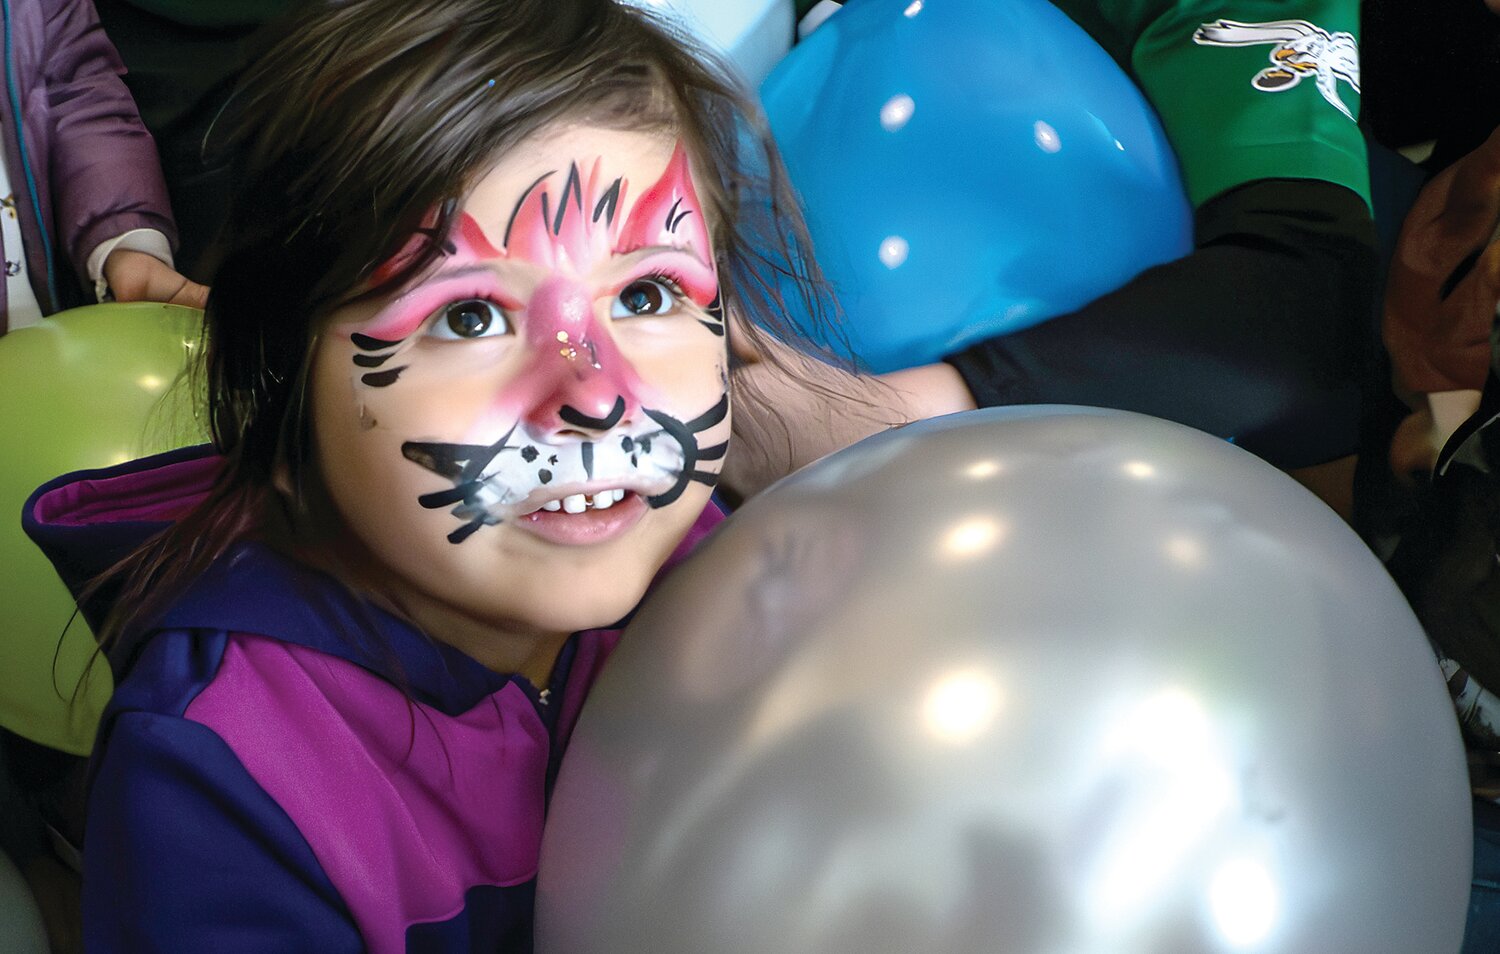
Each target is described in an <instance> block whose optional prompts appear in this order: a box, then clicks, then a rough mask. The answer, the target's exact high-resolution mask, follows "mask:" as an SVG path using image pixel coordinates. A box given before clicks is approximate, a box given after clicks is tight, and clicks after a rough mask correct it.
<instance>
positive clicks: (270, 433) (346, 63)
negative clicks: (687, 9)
mask: <svg viewBox="0 0 1500 954" xmlns="http://www.w3.org/2000/svg"><path fill="white" fill-rule="evenodd" d="M558 121H569V122H588V123H594V124H597V125H601V126H606V127H611V128H630V129H645V130H652V131H655V130H671V131H674V132H675V133H676V134H677V136H678V137H679V138H680V139H681V140H682V142H683V143H684V145H685V147H686V148H687V150H688V152H689V154H690V155H691V156H692V158H693V159H694V162H695V167H696V170H697V172H698V177H699V180H700V181H699V183H698V185H699V192H700V197H701V199H702V201H703V202H704V204H705V205H706V206H707V209H706V211H707V212H708V214H709V218H710V220H711V222H712V224H713V227H714V233H715V234H714V240H715V247H716V250H717V255H718V259H719V275H720V296H721V302H722V304H723V306H724V307H725V309H726V311H728V312H729V313H730V314H733V315H736V316H737V317H738V318H739V319H741V320H739V321H737V322H730V325H731V334H737V333H748V334H750V335H751V336H752V337H753V336H757V335H761V334H764V332H762V331H760V330H758V329H757V328H756V327H755V326H757V325H759V326H761V327H764V328H768V329H770V330H771V332H772V333H773V334H775V335H776V336H777V337H781V338H786V339H790V338H791V337H793V336H794V334H795V333H794V332H793V331H792V330H791V324H790V322H789V321H788V320H787V317H786V316H787V314H788V312H789V311H795V312H796V313H798V314H800V315H801V323H802V324H803V325H804V326H812V327H818V326H820V325H824V324H826V323H827V317H828V315H829V313H830V310H829V307H828V304H827V302H828V299H827V297H826V295H825V294H824V292H823V291H822V284H821V280H820V278H819V276H818V274H817V270H816V265H815V264H814V262H813V257H812V254H811V248H810V242H809V239H808V237H807V231H806V227H805V226H804V224H803V222H802V220H801V217H800V214H799V213H798V211H797V205H796V201H795V198H794V196H793V195H792V193H791V191H790V188H789V186H788V183H787V180H786V176H785V173H784V170H783V169H782V167H781V164H780V160H779V159H778V157H777V155H776V153H775V150H774V147H773V146H772V144H771V140H770V136H769V132H768V130H767V128H766V126H765V123H764V120H763V119H762V118H761V117H760V115H759V113H758V111H757V109H756V108H755V107H754V105H753V103H752V102H751V101H750V99H749V98H748V97H747V95H746V94H745V92H744V91H743V89H742V88H741V86H740V84H739V83H738V81H737V80H735V79H733V78H732V73H731V72H730V71H729V70H728V68H726V67H725V66H724V65H723V64H722V63H721V61H719V60H718V59H717V58H715V57H713V56H712V55H710V54H708V53H706V52H705V51H703V50H702V49H698V48H696V47H694V46H693V44H692V43H691V42H690V41H688V40H687V39H686V38H685V37H683V36H681V35H679V34H677V33H675V32H674V31H673V30H672V29H671V28H670V27H668V26H666V25H664V24H663V23H661V22H659V21H657V20H655V19H654V18H653V17H652V16H650V15H649V14H647V13H644V12H642V11H640V10H637V9H635V8H633V7H629V6H625V5H623V4H621V3H618V2H615V0H506V2H503V3H501V2H496V0H424V2H421V3H412V2H411V0H319V2H312V3H307V4H304V5H302V6H301V7H299V8H298V9H297V10H296V11H295V12H294V14H293V15H292V16H290V17H289V18H288V19H286V20H285V21H283V22H282V23H281V24H280V25H279V29H277V30H276V31H275V32H274V40H273V42H271V43H270V44H269V46H268V47H267V48H266V52H265V53H264V54H263V55H262V56H261V57H260V58H259V59H258V60H257V61H256V62H255V63H254V64H253V65H252V66H251V67H250V68H249V69H248V70H247V71H246V72H245V74H244V75H243V77H242V78H241V81H240V85H239V89H238V91H237V92H236V94H235V97H234V100H233V101H232V103H231V110H230V117H229V118H228V120H227V121H226V122H225V123H224V125H225V128H226V130H227V131H226V132H225V134H224V136H223V138H222V140H220V142H219V143H218V144H217V146H218V148H221V149H222V150H223V151H224V155H225V156H226V157H227V164H228V166H229V169H230V171H231V174H232V175H231V181H233V182H234V183H235V189H236V193H235V195H234V196H233V197H232V199H231V203H230V207H229V212H228V215H227V217H226V220H225V222H224V223H223V227H222V231H221V238H220V240H219V242H218V244H217V246H216V248H215V249H214V251H213V254H212V255H211V262H212V269H211V271H212V279H211V284H212V291H211V293H210V296H209V301H208V308H207V311H206V315H205V329H204V335H205V339H206V340H205V348H204V362H205V373H206V376H207V384H208V401H209V420H210V423H211V427H212V433H213V439H214V442H215V445H216V446H217V448H218V450H219V451H220V452H221V453H222V454H223V455H224V457H225V467H224V469H223V471H222V473H221V476H220V477H219V479H218V482H217V484H216V485H215V488H214V490H213V492H212V493H211V494H210V495H209V497H208V499H207V500H206V501H205V502H204V503H203V504H202V505H201V506H199V507H198V508H196V509H195V510H194V511H193V512H192V513H190V514H189V515H187V516H186V517H184V518H183V519H182V520H180V521H178V522H177V523H176V524H174V526H173V527H171V528H170V529H168V530H166V531H165V532H163V533H162V534H160V535H158V536H157V537H156V538H155V539H153V540H152V541H151V542H150V543H149V544H148V545H147V546H146V547H144V548H143V549H142V550H140V551H138V552H137V553H136V554H135V555H133V556H132V557H131V558H129V559H128V560H126V561H125V562H124V563H122V564H121V566H120V567H118V568H117V571H118V572H121V573H124V574H125V577H126V582H125V585H124V591H123V593H122V595H121V598H120V599H119V601H118V602H117V603H116V613H115V615H114V616H113V617H112V619H111V621H110V622H109V624H107V625H106V626H105V628H104V630H103V632H102V633H101V637H102V638H103V639H105V640H106V641H111V640H116V639H118V638H119V637H120V635H121V634H122V632H124V631H125V630H127V629H128V628H130V627H131V626H132V625H133V624H134V623H136V622H146V621H149V618H150V617H151V616H153V615H155V613H156V612H157V611H158V610H159V609H161V608H162V607H163V605H164V604H165V603H166V602H167V601H169V600H170V599H171V598H172V597H173V595H174V594H176V593H177V592H179V591H180V589H181V587H182V586H183V585H185V584H186V583H187V582H189V581H190V580H191V579H192V578H194V577H195V576H197V575H198V574H199V573H201V572H202V571H203V570H204V569H205V568H206V567H207V566H208V564H209V563H211V562H212V561H213V560H214V559H216V558H217V557H219V556H220V555H221V554H222V553H223V552H224V551H225V550H226V549H227V548H228V547H229V546H230V545H231V544H232V543H233V542H234V541H235V540H237V539H239V538H242V537H244V536H246V535H247V534H251V533H254V532H256V530H257V528H258V527H260V526H262V525H263V523H264V522H265V521H266V520H267V519H268V517H269V518H272V519H277V517H276V514H277V513H278V511H280V513H281V515H282V516H284V517H286V518H287V519H290V520H293V521H295V520H296V518H297V515H296V512H295V511H296V508H297V505H298V502H299V501H301V500H303V499H304V497H303V496H302V492H303V479H304V476H305V472H306V470H307V464H308V450H309V442H308V415H307V413H306V408H305V407H304V396H305V393H306V375H307V370H308V365H309V363H310V361H309V359H310V354H311V351H312V345H313V343H314V341H315V340H316V336H317V334H318V331H319V327H320V322H321V319H322V318H323V317H324V316H326V315H327V314H328V313H329V312H331V311H332V310H333V309H334V308H336V307H338V306H339V305H341V304H344V303H346V302H347V301H349V300H351V299H352V298H354V297H358V295H357V294H356V290H358V289H361V288H363V286H365V285H366V284H367V283H368V282H370V281H371V279H372V275H373V274H374V273H375V270H376V267H377V265H378V264H379V263H381V262H384V261H387V260H389V259H390V258H391V257H392V256H393V255H395V254H396V253H397V251H398V250H400V249H402V247H403V246H404V245H405V244H406V243H407V242H408V241H409V240H410V238H411V237H412V236H413V235H414V234H418V232H419V230H427V231H426V232H425V233H424V234H429V235H430V236H431V237H432V241H431V242H430V243H429V244H428V245H427V246H426V248H425V249H424V250H423V251H422V252H421V253H420V254H418V255H416V256H414V257H412V258H411V259H409V260H404V265H403V267H402V268H401V269H399V271H398V272H397V273H396V274H394V275H392V276H390V277H389V278H388V279H386V280H385V281H384V282H382V283H381V284H380V285H378V286H377V287H374V288H368V289H365V290H364V291H363V294H381V293H385V292H387V291H389V290H391V289H393V288H396V287H399V286H401V285H402V284H404V283H405V282H407V281H409V280H410V279H411V278H412V277H413V276H415V275H416V274H417V273H419V272H420V271H421V270H422V269H424V268H426V267H427V266H428V265H430V264H431V263H432V261H433V259H434V257H435V255H436V254H437V252H438V249H439V248H440V247H441V243H442V240H443V239H444V238H445V237H446V235H447V233H448V231H449V230H450V229H451V227H452V226H453V217H454V213H455V210H456V208H457V207H458V205H459V203H460V202H461V201H462V199H463V197H464V195H465V194H466V191H467V189H468V188H469V187H470V186H471V185H472V183H473V181H474V180H475V179H476V177H477V176H478V175H480V174H482V173H483V172H484V171H486V170H487V169H488V168H489V166H490V164H491V163H492V162H493V160H494V157H496V156H498V155H501V154H503V153H504V152H505V151H506V150H508V149H511V148H513V147H515V146H516V145H517V144H518V143H520V142H521V141H522V140H524V139H525V138H527V137H528V136H530V135H532V134H534V133H536V132H538V131H539V130H541V129H542V128H543V127H545V126H547V125H549V124H551V123H554V122H558ZM434 214H435V217H436V218H435V221H434ZM783 288H788V289H795V292H794V293H793V295H792V299H793V300H791V301H788V300H786V298H785V297H784V295H783V292H782V289H783ZM278 472H281V473H284V474H286V475H288V476H289V477H290V479H291V483H292V487H293V494H292V502H291V505H290V509H287V508H286V506H285V503H286V502H285V501H282V500H281V498H280V495H278V494H277V493H276V492H275V491H274V489H273V487H272V479H273V474H276V473H278Z"/></svg>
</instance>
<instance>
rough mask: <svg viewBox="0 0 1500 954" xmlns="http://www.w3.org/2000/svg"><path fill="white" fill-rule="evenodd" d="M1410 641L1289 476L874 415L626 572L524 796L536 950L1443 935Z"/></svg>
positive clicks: (1171, 429)
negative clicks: (695, 547)
mask: <svg viewBox="0 0 1500 954" xmlns="http://www.w3.org/2000/svg"><path fill="white" fill-rule="evenodd" d="M1471 839H1472V832H1471V822H1470V801H1469V793H1468V785H1467V776H1466V772H1465V760H1464V754H1463V749H1462V745H1461V743H1460V740H1459V735H1458V730H1457V726H1456V720H1455V718H1454V714H1453V709H1452V705H1451V702H1450V700H1449V698H1448V695H1447V692H1446V689H1445V686H1444V683H1443V679H1442V677H1441V675H1440V673H1439V670H1438V666H1437V663H1436V661H1435V659H1434V657H1433V654H1432V652H1431V651H1430V649H1429V647H1428V644H1427V642H1426V639H1425V638H1424V635H1423V633H1422V631H1421V629H1420V628H1419V626H1418V624H1417V622H1416V620H1415V618H1414V617H1413V615H1412V613H1411V611H1410V609H1409V608H1408V607H1407V605H1406V603H1405V601H1404V600H1403V599H1402V597H1401V595H1400V593H1399V592H1398V591H1397V589H1396V587H1395V586H1394V585H1393V584H1392V582H1391V581H1390V578H1389V577H1388V576H1387V575H1386V573H1385V571H1384V568H1383V567H1382V566H1381V565H1380V563H1379V562H1378V561H1377V560H1376V559H1375V557H1374V556H1373V555H1372V554H1371V553H1370V552H1369V551H1368V550H1367V549H1366V548H1365V547H1364V545H1363V544H1362V543H1361V542H1360V541H1359V539H1358V538H1357V537H1355V535H1354V534H1353V533H1352V532H1350V530H1349V529H1348V528H1347V527H1346V526H1344V524H1343V523H1342V522H1341V521H1340V520H1339V519H1338V517H1336V516H1335V515H1334V514H1333V513H1332V512H1331V511H1329V510H1328V509H1327V508H1326V507H1324V506H1323V505H1322V504H1321V503H1320V502H1319V501H1318V500H1316V498H1314V497H1312V495H1311V494H1309V493H1307V491H1305V490H1304V489H1303V488H1302V487H1300V486H1299V485H1297V484H1296V483H1295V482H1293V481H1292V480H1291V479H1289V478H1288V477H1286V476H1285V475H1283V474H1281V473H1280V472H1278V471H1276V470H1274V469H1273V468H1271V467H1270V466H1268V465H1266V464H1264V463H1263V462H1261V461H1260V460H1258V459H1256V458H1254V457H1252V456H1251V455H1250V454H1248V453H1246V452H1244V451H1241V450H1239V449H1238V448H1236V447H1234V446H1232V445H1230V444H1227V443H1225V442H1222V441H1218V440H1216V439H1214V438H1212V437H1209V436H1207V435H1205V434H1202V433H1200V432H1197V431H1192V430H1189V429H1188V428H1185V427H1181V426H1179V425H1175V424H1169V423H1167V422H1165V421H1159V420H1156V419H1153V418H1148V417H1143V416H1141V415H1135V414H1127V413H1124V412H1116V411H1104V410H1095V409H1081V408H1025V409H1006V410H992V411H981V412H974V413H971V414H965V415H955V416H953V417H950V418H944V419H940V420H936V421H929V422H924V423H922V424H918V425H913V426H910V427H907V428H903V429H901V430H898V431H893V432H890V433H887V434H884V435H881V436H879V437H876V438H873V439H871V440H869V441H866V442H864V443H862V444H860V445H857V446H856V447H853V448H850V449H848V450H846V451H844V452H842V453H839V454H836V455H834V456H832V457H830V458H828V459H826V460H824V461H822V462H820V463H819V464H816V465H814V466H813V467H811V468H809V469H808V470H806V471H804V472H803V473H801V474H798V475H796V476H794V477H792V478H790V479H789V480H787V481H784V482H782V483H781V484H779V485H777V486H776V487H774V488H772V489H771V490H770V491H768V492H767V493H765V494H763V495H762V496H760V497H758V498H756V499H754V500H752V501H750V503H749V504H748V505H747V506H746V507H744V508H743V509H742V510H741V511H739V512H738V513H736V514H735V515H734V516H732V517H731V518H730V519H729V521H728V522H727V523H726V524H725V526H724V527H723V528H722V529H721V530H720V531H719V532H718V533H716V534H715V536H714V537H713V538H711V539H710V540H709V541H708V542H707V544H705V546H704V547H703V548H702V549H701V550H700V551H699V552H698V553H697V554H695V555H694V556H693V557H692V558H691V559H690V560H688V561H687V562H686V563H684V564H683V565H682V566H681V567H679V568H678V569H677V570H676V571H674V573H673V575H672V576H671V577H670V578H668V579H667V580H666V581H665V583H664V584H663V585H662V586H661V587H660V588H659V589H658V590H657V591H656V593H655V594H654V595H653V596H652V597H651V598H650V599H649V600H648V602H647V604H646V605H645V606H644V607H643V608H642V609H641V611H640V613H639V614H638V615H637V617H636V619H635V620H634V622H633V623H632V624H631V626H630V627H629V629H628V630H627V632H626V634H625V636H624V639H623V640H622V642H621V645H620V648H619V649H618V651H617V653H616V655H615V657H614V658H613V659H612V660H611V661H610V664H609V666H608V667H607V668H606V670H605V671H604V673H603V675H602V677H601V678H600V681H599V683H598V685H597V686H596V688H595V690H594V693H593V695H592V696H591V698H590V700H589V702H588V703H587V705H586V706H585V709H584V712H583V716H582V719H581V721H580V723H579V727H578V729H577V731H576V733H575V735H574V737H573V740H572V742H571V745H570V748H569V750H568V754H567V757H566V758H565V760H564V763H563V768H562V772H561V775H560V777H559V780H558V783H557V787H556V790H555V793H554V797H553V801H552V804H551V809H550V815H549V820H548V829H547V832H546V835H545V839H544V844H543V849H542V867H541V872H540V875H539V881H538V922H537V941H538V950H539V952H541V954H603V952H606V951H607V952H611V954H630V952H638V954H645V952H652V954H689V952H693V954H697V952H702V951H714V952H716V954H763V952H764V954H771V952H776V954H785V952H789V951H795V952H799V954H855V952H859V954H882V952H890V954H897V952H901V954H907V952H917V951H920V952H923V954H973V952H1013V954H1022V952H1026V954H1030V952H1035V954H1085V952H1108V954H1148V952H1150V954H1238V952H1259V954H1271V952H1275V954H1415V952H1421V954H1453V952H1455V951H1457V950H1458V948H1459V945H1460V941H1461V938H1462V934H1463V929H1464V916H1465V910H1466V906H1467V901H1468V893H1469V879H1470V865H1471V861H1470V858H1471V845H1472V840H1471Z"/></svg>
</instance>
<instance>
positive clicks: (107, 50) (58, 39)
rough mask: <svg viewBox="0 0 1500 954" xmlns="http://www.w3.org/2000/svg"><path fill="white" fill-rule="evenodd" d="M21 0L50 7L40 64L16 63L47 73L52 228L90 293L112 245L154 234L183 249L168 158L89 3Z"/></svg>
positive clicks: (82, 0) (46, 13)
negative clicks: (93, 261)
mask: <svg viewBox="0 0 1500 954" xmlns="http://www.w3.org/2000/svg"><path fill="white" fill-rule="evenodd" d="M16 2H17V0H12V3H16ZM20 2H22V3H24V2H36V3H38V4H39V5H40V6H41V7H42V13H43V17H44V19H43V21H42V30H43V36H44V49H43V51H42V53H43V55H42V57H41V61H40V62H38V63H34V64H28V63H25V62H22V61H20V59H19V58H18V62H17V63H16V67H17V68H18V69H26V68H30V69H37V70H41V71H42V79H43V84H42V85H43V86H44V88H45V90H46V103H47V120H48V124H49V126H50V128H49V130H48V139H49V148H48V150H47V153H48V157H47V161H48V169H47V176H48V179H49V180H50V184H51V191H52V213H53V222H54V224H55V227H56V230H57V233H58V234H57V240H58V242H59V244H60V245H61V246H62V247H63V248H64V249H65V250H66V251H67V254H68V258H69V260H70V261H71V263H72V265H73V268H74V270H75V271H76V272H77V274H78V277H79V280H80V281H81V282H83V284H84V287H88V275H87V262H88V256H89V253H90V252H92V251H93V250H94V248H95V247H96V246H97V245H98V244H99V243H100V242H102V241H105V240H106V239H110V238H113V237H114V236H116V235H120V234H122V233H124V232H128V231H130V230H131V229H139V228H150V229H156V230H158V231H160V232H162V233H164V234H165V235H166V236H167V241H168V242H170V243H171V244H172V247H173V248H176V245H177V229H176V226H175V225H174V224H173V222H172V213H171V206H170V204H169V202H168V199H167V188H166V183H165V182H164V181H163V179H162V173H161V160H160V159H159V158H158V157H157V154H156V144H155V142H154V141H153V140H152V139H151V134H150V133H149V132H147V131H146V127H145V126H144V125H143V124H142V123H141V118H140V113H139V112H138V111H137V110H136V105H135V101H134V100H133V99H132V98H131V96H130V91H129V90H128V89H126V87H125V83H124V81H123V80H122V79H121V78H120V77H121V75H122V74H123V73H124V72H125V67H124V65H123V64H122V63H121V62H120V57H119V54H118V53H117V52H116V51H115V48H114V46H113V45H111V44H110V42H109V39H108V38H107V37H106V36H105V35H104V30H103V28H102V27H100V25H99V17H98V15H97V14H96V13H95V12H94V5H93V4H92V3H91V2H90V0H20Z"/></svg>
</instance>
